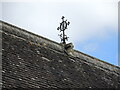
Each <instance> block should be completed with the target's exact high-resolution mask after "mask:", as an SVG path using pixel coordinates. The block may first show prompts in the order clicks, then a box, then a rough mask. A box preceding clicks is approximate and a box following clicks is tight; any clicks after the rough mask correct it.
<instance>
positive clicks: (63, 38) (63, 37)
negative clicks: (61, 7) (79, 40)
mask: <svg viewBox="0 0 120 90" xmlns="http://www.w3.org/2000/svg"><path fill="white" fill-rule="evenodd" d="M64 18H65V17H64V16H62V18H61V19H62V22H61V23H60V26H59V27H58V28H57V30H60V32H61V31H62V33H61V34H58V35H59V36H60V39H61V42H62V43H63V44H66V40H67V41H68V38H69V37H67V35H65V30H66V29H67V26H68V25H69V24H70V22H69V21H68V22H67V20H64Z"/></svg>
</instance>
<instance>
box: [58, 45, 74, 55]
mask: <svg viewBox="0 0 120 90" xmlns="http://www.w3.org/2000/svg"><path fill="white" fill-rule="evenodd" d="M60 44H61V45H62V46H63V49H64V52H65V53H66V54H67V55H73V48H74V45H73V43H68V44H64V43H60Z"/></svg>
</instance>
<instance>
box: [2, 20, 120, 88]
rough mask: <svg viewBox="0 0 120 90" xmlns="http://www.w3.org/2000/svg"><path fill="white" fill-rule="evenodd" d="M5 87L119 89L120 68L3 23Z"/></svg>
mask: <svg viewBox="0 0 120 90" xmlns="http://www.w3.org/2000/svg"><path fill="white" fill-rule="evenodd" d="M1 23H2V28H1V29H0V31H1V33H2V37H1V38H2V84H3V85H2V87H3V88H18V87H21V88H120V68H119V67H117V66H114V65H111V64H109V63H106V62H103V61H101V60H99V59H96V58H94V57H91V56H89V55H86V54H84V53H82V52H78V51H76V50H74V51H73V53H72V54H71V55H67V54H65V53H64V51H63V47H62V46H61V45H60V44H58V43H56V42H54V41H51V40H49V39H46V38H44V37H41V36H39V35H36V34H33V33H31V32H28V31H26V30H23V29H21V28H18V27H16V26H13V25H11V24H8V23H5V22H3V21H1Z"/></svg>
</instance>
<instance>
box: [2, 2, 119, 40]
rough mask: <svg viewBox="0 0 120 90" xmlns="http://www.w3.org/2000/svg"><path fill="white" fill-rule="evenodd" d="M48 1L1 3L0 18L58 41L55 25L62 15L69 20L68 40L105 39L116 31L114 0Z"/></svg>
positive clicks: (116, 17) (56, 25)
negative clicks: (0, 16) (0, 11)
mask: <svg viewBox="0 0 120 90" xmlns="http://www.w3.org/2000/svg"><path fill="white" fill-rule="evenodd" d="M52 1H53V2H51V3H50V2H47V0H46V2H42V1H41V2H39V3H33V2H32V3H25V2H22V3H4V4H3V20H5V21H7V22H10V23H13V24H15V25H18V26H20V27H23V28H26V29H27V30H31V32H34V33H37V34H39V35H42V36H45V37H47V38H50V39H52V40H55V41H57V42H59V41H60V40H59V37H58V36H57V35H58V33H59V32H58V31H57V30H56V28H57V27H58V26H59V22H61V16H62V15H64V16H65V17H66V18H67V19H68V21H70V22H71V24H70V26H69V27H68V30H66V33H67V34H68V36H69V37H70V39H69V41H71V42H74V41H78V42H82V41H85V40H88V39H91V38H100V39H105V38H107V37H108V36H109V32H113V33H116V32H117V22H118V21H117V20H118V12H117V11H118V10H117V1H118V0H91V1H90V0H89V1H88V0H80V1H79V3H78V1H73V0H71V2H67V1H66V0H65V1H64V2H60V3H59V2H55V1H54V0H52ZM111 28H112V29H111Z"/></svg>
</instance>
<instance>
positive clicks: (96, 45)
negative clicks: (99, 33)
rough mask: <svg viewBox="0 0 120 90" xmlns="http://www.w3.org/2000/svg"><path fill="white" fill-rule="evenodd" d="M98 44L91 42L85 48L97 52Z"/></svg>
mask: <svg viewBox="0 0 120 90" xmlns="http://www.w3.org/2000/svg"><path fill="white" fill-rule="evenodd" d="M98 47H99V46H98V44H97V43H89V44H86V45H84V46H83V50H85V51H87V52H95V51H97V48H98Z"/></svg>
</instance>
